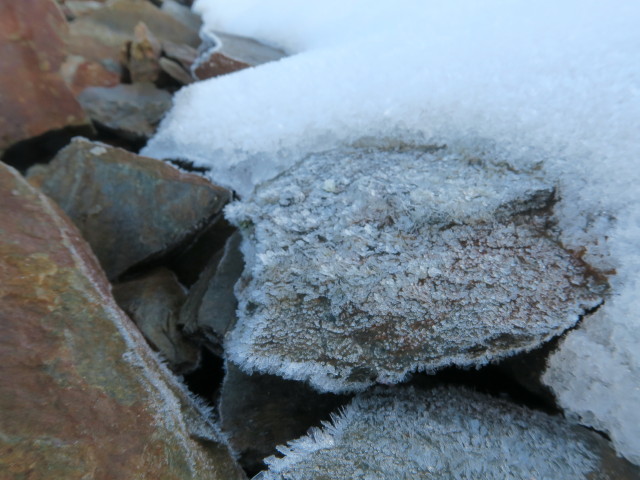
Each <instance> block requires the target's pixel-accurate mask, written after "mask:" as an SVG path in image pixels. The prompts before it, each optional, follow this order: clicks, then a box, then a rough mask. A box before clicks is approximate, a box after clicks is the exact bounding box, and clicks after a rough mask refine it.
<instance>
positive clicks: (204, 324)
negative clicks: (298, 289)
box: [180, 232, 244, 355]
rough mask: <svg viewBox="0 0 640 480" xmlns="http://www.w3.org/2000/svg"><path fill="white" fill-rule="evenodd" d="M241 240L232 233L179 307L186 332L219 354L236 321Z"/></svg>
mask: <svg viewBox="0 0 640 480" xmlns="http://www.w3.org/2000/svg"><path fill="white" fill-rule="evenodd" d="M240 240H241V236H240V233H239V232H236V233H234V234H233V235H231V237H229V240H228V241H227V243H226V245H225V247H224V251H223V252H220V254H219V255H215V256H214V257H212V258H211V260H210V261H209V263H208V264H207V267H206V268H205V270H204V271H203V272H202V275H200V278H199V279H198V281H197V282H196V283H195V285H194V286H193V287H192V288H191V290H190V291H189V295H188V297H187V301H186V302H185V303H184V305H183V307H182V310H181V311H180V324H181V326H182V329H183V331H184V332H185V334H186V335H190V336H192V337H196V338H198V339H200V340H202V341H204V342H205V343H206V344H207V346H208V347H209V348H210V349H211V350H212V351H214V352H216V353H217V354H219V355H222V353H223V345H224V338H225V336H226V334H227V332H228V331H229V330H230V329H231V328H233V326H234V325H235V322H236V307H237V305H238V302H237V301H236V297H235V295H234V293H233V290H234V286H235V284H236V281H237V280H238V279H239V278H240V275H241V273H242V269H243V267H244V259H243V258H242V253H241V252H240Z"/></svg>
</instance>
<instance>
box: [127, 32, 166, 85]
mask: <svg viewBox="0 0 640 480" xmlns="http://www.w3.org/2000/svg"><path fill="white" fill-rule="evenodd" d="M161 53H162V45H161V44H160V41H159V40H158V39H157V38H156V37H155V35H154V34H153V33H152V32H151V31H150V30H149V28H148V27H147V26H146V25H145V24H144V22H140V23H138V24H137V25H136V26H135V28H134V30H133V40H132V41H131V42H128V43H127V46H126V52H125V57H126V58H125V64H126V65H127V68H128V70H129V75H130V77H131V81H132V82H133V83H139V82H155V81H156V80H157V79H158V75H160V64H159V60H160V54H161Z"/></svg>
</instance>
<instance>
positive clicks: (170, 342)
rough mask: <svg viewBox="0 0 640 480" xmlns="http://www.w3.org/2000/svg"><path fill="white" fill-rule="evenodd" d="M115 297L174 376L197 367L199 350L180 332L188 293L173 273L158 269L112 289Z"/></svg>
mask: <svg viewBox="0 0 640 480" xmlns="http://www.w3.org/2000/svg"><path fill="white" fill-rule="evenodd" d="M113 296H114V297H115V299H116V301H117V302H118V305H120V307H121V308H122V309H123V310H124V311H125V312H126V313H127V315H129V317H130V318H131V319H132V320H133V321H134V322H135V324H136V325H137V326H138V328H139V329H140V331H141V332H142V334H143V335H144V337H145V338H146V339H147V341H148V342H149V344H150V345H151V347H152V348H153V349H154V350H156V351H159V352H160V353H161V354H162V356H163V357H164V358H165V359H166V360H167V362H168V364H169V366H170V367H171V369H172V370H173V371H174V372H176V373H181V374H182V373H187V372H189V371H191V370H193V369H194V368H195V367H196V366H197V364H198V361H199V358H200V355H199V349H198V348H197V347H196V346H195V344H193V343H191V342H188V341H187V340H186V339H185V338H184V336H183V335H182V332H180V330H179V329H178V325H177V323H178V314H179V312H180V307H181V306H182V304H183V303H184V300H185V298H186V293H185V290H184V287H182V285H180V284H179V283H178V280H177V279H176V277H175V275H174V274H173V273H172V272H171V270H168V269H166V268H157V269H155V270H153V271H152V272H151V273H149V274H147V275H145V276H143V277H140V278H136V279H135V280H129V281H127V282H122V283H119V284H117V285H115V286H114V287H113Z"/></svg>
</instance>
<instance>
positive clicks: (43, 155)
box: [0, 126, 95, 174]
mask: <svg viewBox="0 0 640 480" xmlns="http://www.w3.org/2000/svg"><path fill="white" fill-rule="evenodd" d="M77 136H83V137H95V132H94V131H93V130H92V129H91V127H89V126H76V127H67V128H63V129H60V130H53V131H50V132H47V133H43V134H42V135H39V136H37V137H32V138H29V139H26V140H22V141H20V142H17V143H15V144H13V145H12V146H11V147H9V148H8V149H7V150H5V152H4V153H3V154H2V157H1V158H0V160H2V161H3V162H4V163H6V164H7V165H10V166H12V167H14V168H15V169H16V170H18V171H19V172H20V173H22V174H24V173H25V172H26V171H27V169H28V168H29V167H32V166H33V165H35V164H37V163H48V162H49V161H51V160H52V159H53V157H55V155H56V154H57V153H58V152H59V151H60V150H62V149H63V148H64V147H65V146H66V145H67V144H68V143H69V142H70V141H71V139H72V138H73V137H77Z"/></svg>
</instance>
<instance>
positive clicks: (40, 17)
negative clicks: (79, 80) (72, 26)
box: [0, 0, 90, 152]
mask: <svg viewBox="0 0 640 480" xmlns="http://www.w3.org/2000/svg"><path fill="white" fill-rule="evenodd" d="M66 30H67V24H66V20H65V19H64V16H63V15H62V13H61V11H60V9H59V8H58V6H57V5H56V4H55V2H54V1H53V0H20V1H15V2H14V1H5V2H0V59H2V72H3V75H2V76H0V152H1V151H3V150H5V149H7V148H8V147H10V146H11V145H13V144H15V143H16V142H19V141H21V140H25V139H29V138H32V137H36V136H39V135H42V134H44V133H46V132H49V131H51V130H58V129H63V128H65V127H85V128H87V129H89V128H90V127H89V125H90V123H89V121H88V119H87V118H86V116H85V114H84V112H83V110H82V108H81V107H80V105H79V104H78V102H77V101H76V99H75V98H74V96H73V94H72V93H71V91H69V89H68V88H67V86H66V84H65V82H64V80H63V79H62V76H61V75H60V72H59V70H60V66H61V65H62V62H63V61H64V58H65V49H64V42H63V36H64V35H65V32H66Z"/></svg>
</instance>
